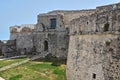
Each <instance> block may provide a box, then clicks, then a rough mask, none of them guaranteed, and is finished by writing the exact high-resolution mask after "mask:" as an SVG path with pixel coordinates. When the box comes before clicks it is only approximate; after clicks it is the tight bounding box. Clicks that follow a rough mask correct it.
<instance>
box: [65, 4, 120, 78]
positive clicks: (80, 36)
mask: <svg viewBox="0 0 120 80" xmlns="http://www.w3.org/2000/svg"><path fill="white" fill-rule="evenodd" d="M115 6H116V7H115ZM119 6H120V3H118V4H113V5H108V6H101V7H97V9H96V11H95V13H93V14H91V15H87V16H80V17H79V18H77V19H74V20H72V21H71V24H70V39H69V50H68V57H67V80H120V69H119V68H120V53H119V52H120V45H119V44H120V26H119V25H120V22H119V14H120V10H119V9H120V7H119Z"/></svg>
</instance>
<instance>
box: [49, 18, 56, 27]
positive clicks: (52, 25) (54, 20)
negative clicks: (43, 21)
mask: <svg viewBox="0 0 120 80" xmlns="http://www.w3.org/2000/svg"><path fill="white" fill-rule="evenodd" d="M50 22H51V29H55V28H56V24H57V22H56V18H53V19H50Z"/></svg>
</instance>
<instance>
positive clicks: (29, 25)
mask: <svg viewBox="0 0 120 80" xmlns="http://www.w3.org/2000/svg"><path fill="white" fill-rule="evenodd" d="M35 25H36V24H21V25H14V26H10V28H12V27H18V28H20V27H31V26H35Z"/></svg>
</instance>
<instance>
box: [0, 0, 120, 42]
mask: <svg viewBox="0 0 120 80" xmlns="http://www.w3.org/2000/svg"><path fill="white" fill-rule="evenodd" d="M117 2H120V1H119V0H0V40H7V39H9V36H10V34H9V27H10V26H13V25H21V24H36V23H37V15H38V14H40V13H46V12H48V11H52V10H81V9H91V8H95V7H96V6H101V5H107V4H112V3H117Z"/></svg>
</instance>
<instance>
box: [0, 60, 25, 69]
mask: <svg viewBox="0 0 120 80" xmlns="http://www.w3.org/2000/svg"><path fill="white" fill-rule="evenodd" d="M25 59H26V58H20V59H10V60H0V68H2V67H4V66H7V65H10V64H12V63H16V62H20V61H23V60H25Z"/></svg>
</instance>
